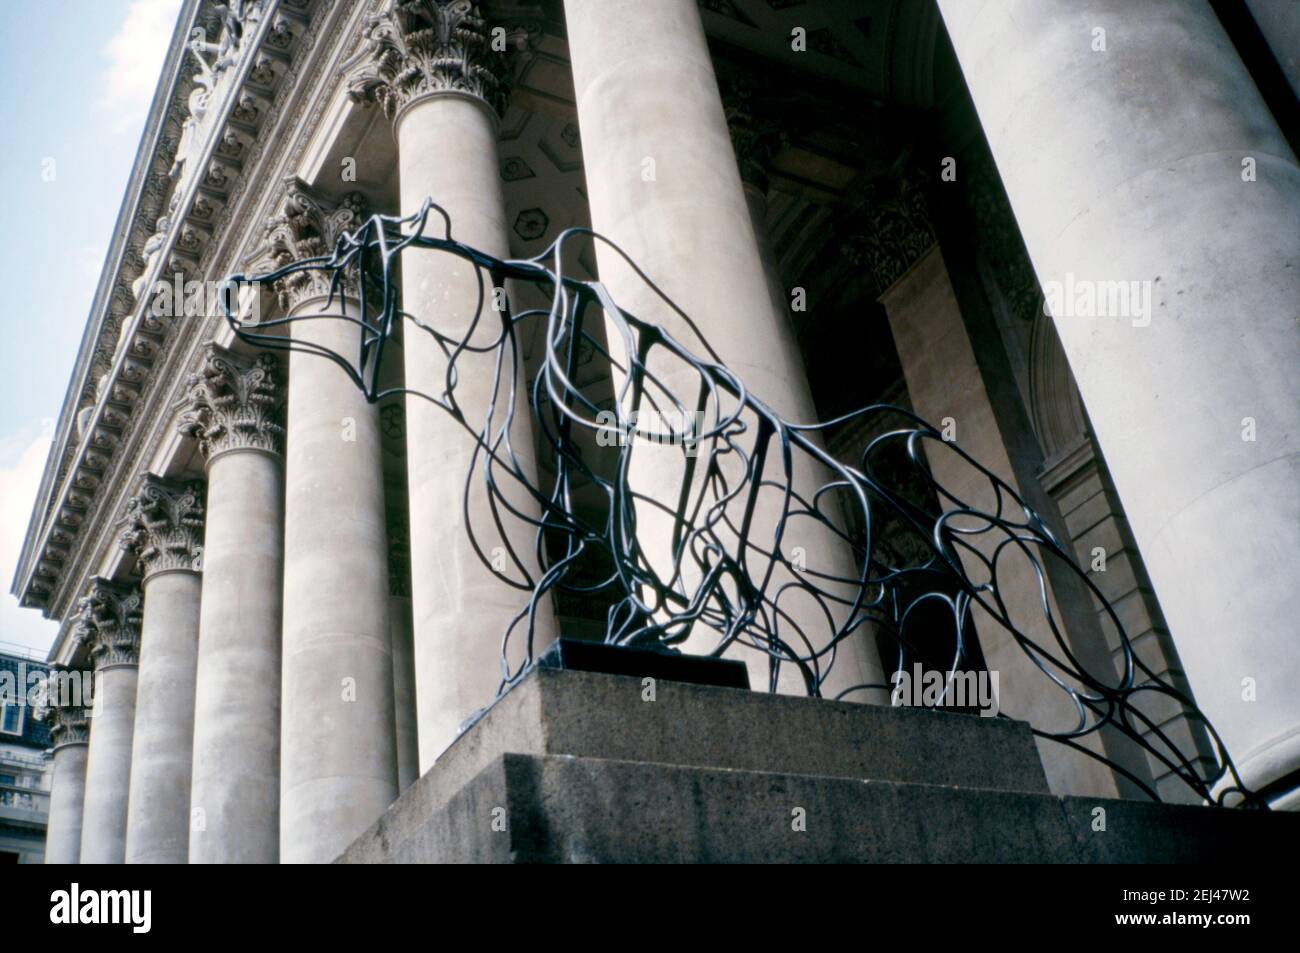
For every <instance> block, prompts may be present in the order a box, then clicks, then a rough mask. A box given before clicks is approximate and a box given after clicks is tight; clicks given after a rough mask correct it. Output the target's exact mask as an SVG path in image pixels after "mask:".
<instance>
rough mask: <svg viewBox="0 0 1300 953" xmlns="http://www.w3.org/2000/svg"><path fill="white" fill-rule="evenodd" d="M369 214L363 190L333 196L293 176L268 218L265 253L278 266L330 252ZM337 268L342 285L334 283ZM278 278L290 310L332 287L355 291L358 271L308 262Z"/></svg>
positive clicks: (279, 290)
mask: <svg viewBox="0 0 1300 953" xmlns="http://www.w3.org/2000/svg"><path fill="white" fill-rule="evenodd" d="M369 216H370V209H369V207H368V204H367V202H366V197H365V196H364V195H362V194H361V193H360V192H349V193H348V194H347V195H345V196H343V197H342V198H341V199H339V200H338V201H337V202H333V201H331V200H329V199H328V198H326V197H325V196H323V195H321V194H320V193H319V192H317V191H316V190H315V189H312V188H311V187H310V186H308V185H307V183H305V182H303V181H302V180H301V179H298V178H294V177H290V178H289V179H287V180H286V181H285V190H284V198H283V199H282V200H281V202H280V207H279V211H278V212H277V213H276V214H275V215H273V216H272V217H271V218H270V219H269V220H268V221H267V223H266V234H265V239H264V240H265V246H264V250H263V256H264V257H265V258H266V259H267V260H268V261H269V262H270V264H271V267H273V268H282V267H284V266H285V265H287V264H289V263H290V262H294V261H303V260H305V259H309V258H326V257H328V256H329V255H330V254H331V253H332V252H333V251H334V248H335V246H336V245H337V243H338V240H339V238H341V237H342V236H343V234H344V233H346V232H352V231H356V230H357V229H358V228H360V227H361V226H362V225H364V224H365V222H366V219H367V218H368V217H369ZM335 274H338V276H339V282H338V287H337V288H335V289H331V280H332V279H333V276H334V275H335ZM275 284H276V291H277V293H278V294H279V296H280V306H281V307H283V308H284V309H285V311H291V310H292V309H293V308H295V307H297V306H298V305H299V304H301V303H302V302H304V301H308V300H310V299H312V298H322V297H325V296H326V295H328V294H330V292H331V290H334V291H335V293H339V292H341V293H343V294H345V295H353V296H355V295H356V293H357V289H356V276H355V274H353V273H351V272H350V271H341V272H337V273H336V272H333V271H328V270H324V269H315V268H307V269H303V270H301V271H295V272H292V273H290V274H288V275H286V276H285V277H283V278H281V279H280V280H279V281H277V282H276V283H275Z"/></svg>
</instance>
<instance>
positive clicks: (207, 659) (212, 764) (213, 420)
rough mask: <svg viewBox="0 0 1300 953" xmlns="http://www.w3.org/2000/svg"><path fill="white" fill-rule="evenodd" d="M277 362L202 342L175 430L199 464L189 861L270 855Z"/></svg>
mask: <svg viewBox="0 0 1300 953" xmlns="http://www.w3.org/2000/svg"><path fill="white" fill-rule="evenodd" d="M277 369H278V363H277V361H276V359H275V358H274V357H273V356H272V355H270V354H260V355H258V356H257V357H256V358H246V357H242V356H240V355H237V354H234V353H232V352H230V351H226V350H224V349H222V348H219V347H217V346H216V345H215V344H211V343H209V344H208V345H207V346H206V348H205V349H204V354H203V363H202V365H201V369H200V371H199V373H197V374H195V375H193V376H192V377H191V378H190V379H189V388H188V395H187V398H186V407H185V412H184V414H183V415H182V418H181V431H182V432H183V433H185V434H186V435H188V436H192V437H195V438H197V439H198V441H199V447H200V449H201V450H202V452H203V454H204V456H205V457H206V458H207V477H208V494H207V526H206V529H205V532H204V542H203V547H204V548H203V595H202V601H201V608H200V613H199V646H198V675H197V679H196V684H195V691H194V746H193V747H194V751H193V769H192V779H191V783H190V815H191V819H190V828H189V860H190V863H192V864H205V863H275V862H276V861H277V860H279V857H280V615H281V597H280V587H281V582H282V567H283V538H284V490H283V473H282V462H283V461H282V457H281V445H282V437H283V433H284V431H283V429H282V427H281V426H280V423H279V420H280V417H281V411H282V403H283V401H282V393H281V387H280V384H279V383H278V381H277V379H276V372H277Z"/></svg>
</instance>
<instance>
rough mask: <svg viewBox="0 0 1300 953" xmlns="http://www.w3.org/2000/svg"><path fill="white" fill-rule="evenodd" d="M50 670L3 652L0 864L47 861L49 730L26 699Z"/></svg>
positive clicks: (0, 671) (25, 657)
mask: <svg viewBox="0 0 1300 953" xmlns="http://www.w3.org/2000/svg"><path fill="white" fill-rule="evenodd" d="M47 671H48V669H47V667H46V666H45V665H44V664H43V663H42V662H41V661H40V660H39V659H35V658H31V657H29V656H28V655H20V654H11V653H8V652H0V864H10V863H12V864H39V863H42V862H43V861H44V859H45V827H46V822H47V820H48V818H49V815H50V772H49V760H48V759H47V757H46V752H47V749H48V748H49V745H50V731H49V726H48V725H47V724H46V723H45V722H44V721H42V720H41V719H39V718H37V717H35V716H34V710H33V708H32V706H31V705H29V704H28V701H29V700H30V698H29V692H30V690H31V689H32V688H33V687H34V686H36V685H38V684H40V683H41V681H42V680H43V679H44V677H45V674H46V672H47Z"/></svg>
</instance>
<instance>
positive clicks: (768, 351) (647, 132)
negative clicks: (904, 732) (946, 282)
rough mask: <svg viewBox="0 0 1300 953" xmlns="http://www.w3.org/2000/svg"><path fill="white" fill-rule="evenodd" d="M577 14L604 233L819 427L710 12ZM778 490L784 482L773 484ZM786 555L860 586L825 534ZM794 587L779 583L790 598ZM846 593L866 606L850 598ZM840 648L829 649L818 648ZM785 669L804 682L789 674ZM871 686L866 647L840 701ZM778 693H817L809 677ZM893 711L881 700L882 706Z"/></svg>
mask: <svg viewBox="0 0 1300 953" xmlns="http://www.w3.org/2000/svg"><path fill="white" fill-rule="evenodd" d="M565 13H566V22H567V27H568V34H569V51H570V58H571V60H572V63H573V80H574V89H575V93H576V96H577V103H578V118H579V121H580V125H581V130H582V153H583V162H584V166H585V169H586V177H587V187H588V191H589V200H590V205H591V221H592V226H593V228H594V229H595V230H596V231H597V232H599V233H600V234H602V235H604V236H605V237H607V238H609V239H610V240H612V241H613V242H615V243H616V244H617V245H619V246H620V247H621V248H622V249H623V250H624V251H625V252H626V253H627V254H628V255H629V256H630V257H631V258H632V260H633V261H635V262H636V263H637V264H638V265H639V266H640V267H641V268H642V269H643V270H644V271H645V273H646V274H647V275H649V276H650V277H651V279H652V280H653V281H654V282H655V283H656V284H658V285H659V287H660V288H662V289H663V291H664V293H665V294H667V295H668V297H670V298H671V299H673V300H674V301H675V302H676V303H677V304H678V305H679V306H680V307H681V308H682V309H683V310H684V311H685V312H686V313H687V314H688V315H690V316H691V317H692V318H693V319H694V320H695V321H696V323H697V324H698V325H699V326H700V328H701V330H702V331H703V334H704V336H705V337H706V338H707V339H708V341H709V343H710V344H711V345H712V346H713V348H714V349H715V350H716V351H717V352H718V354H719V355H720V356H721V357H722V359H723V361H724V362H725V363H726V364H727V365H728V366H729V367H730V368H731V370H732V371H734V372H735V373H736V374H737V375H738V376H739V377H740V379H741V380H743V381H744V382H745V384H746V386H747V387H748V389H749V390H750V392H751V393H753V394H754V395H756V396H758V397H759V398H760V399H761V400H763V401H764V402H766V403H767V404H768V405H770V406H772V407H773V408H775V409H776V410H777V411H779V412H780V413H782V414H784V415H785V416H786V417H787V418H788V419H791V420H794V421H797V422H808V421H812V420H814V419H816V412H815V408H814V406H813V402H812V396H811V394H810V392H809V390H808V384H807V380H806V378H805V374H804V368H803V361H802V359H801V356H800V354H799V349H798V345H797V343H796V341H795V339H794V334H793V330H792V328H791V326H790V322H789V320H788V317H787V314H786V311H785V305H784V303H782V304H781V305H779V306H778V305H777V303H776V302H775V301H774V300H773V298H774V294H775V292H774V290H773V287H772V286H773V284H774V282H773V281H771V280H770V279H769V276H768V274H767V271H766V269H765V267H764V263H763V257H762V254H761V252H760V245H759V241H758V240H757V238H756V235H755V227H754V224H753V218H752V215H751V210H750V205H749V203H748V202H747V200H746V196H745V191H744V188H743V187H742V184H741V179H740V175H739V172H738V169H737V162H736V154H735V152H734V151H733V147H732V143H731V139H730V136H729V134H728V129H727V122H726V119H725V118H724V113H723V109H722V103H721V100H720V97H719V93H718V84H717V80H716V78H715V75H714V70H713V63H712V60H711V59H710V56H709V50H708V44H707V43H706V41H705V36H704V28H703V26H702V24H701V22H700V14H699V9H698V6H697V4H696V3H695V2H694V0H660V2H656V3H644V2H640V0H566V2H565ZM597 259H598V261H599V265H600V277H601V280H602V281H603V282H604V283H605V285H606V286H607V287H608V288H609V290H610V292H611V293H612V295H613V297H614V299H615V300H616V301H617V302H618V303H619V304H620V306H621V307H623V308H624V309H625V310H627V311H629V312H631V313H633V314H636V315H637V316H638V317H640V318H642V319H646V320H650V321H653V322H656V323H658V324H662V325H663V326H664V327H666V328H667V329H668V330H669V331H670V332H671V333H672V334H673V335H674V336H675V337H676V338H677V339H678V340H679V341H681V342H682V343H683V344H684V345H685V346H687V347H689V348H691V349H692V350H694V351H695V352H696V353H698V354H700V355H702V356H704V355H707V352H706V351H705V349H704V346H703V344H702V343H701V342H700V341H699V339H698V337H697V336H696V335H694V334H693V333H692V332H691V331H690V330H689V328H688V327H686V325H685V324H684V322H682V321H680V319H678V318H677V317H676V316H675V315H674V314H673V313H672V312H671V311H670V310H669V309H668V308H667V307H666V306H665V305H664V304H663V303H662V302H661V301H660V300H659V299H658V297H657V296H656V295H655V293H654V292H653V291H651V290H650V289H649V288H648V287H647V286H646V285H645V284H644V283H643V282H642V281H641V280H640V279H639V278H637V277H636V276H635V275H634V274H633V273H632V271H631V270H630V269H629V268H628V267H627V266H626V265H625V264H624V263H623V262H622V260H621V259H620V258H619V257H618V255H617V254H616V253H614V252H612V251H611V250H610V249H609V248H607V247H605V246H603V245H598V246H597ZM615 357H616V358H617V357H619V355H618V354H617V353H615ZM651 371H652V372H653V373H655V374H656V375H657V376H658V377H660V378H661V379H662V380H663V381H664V382H665V386H667V387H668V388H669V389H671V390H672V391H674V392H675V393H677V394H679V395H690V396H691V397H692V398H693V396H694V394H695V393H696V390H697V388H698V382H697V381H696V375H695V373H694V372H693V371H691V370H689V369H685V368H681V367H680V366H676V367H674V366H672V365H671V364H668V363H660V364H659V365H657V366H656V364H655V362H654V361H652V362H651ZM674 449H675V448H674ZM636 454H639V455H640V458H641V459H640V462H639V463H634V467H635V468H636V469H635V470H634V472H633V484H634V487H635V488H637V489H638V490H641V491H643V492H648V493H650V494H651V495H653V496H654V497H655V498H656V499H658V500H660V501H662V502H665V503H675V501H676V497H677V493H678V489H677V487H678V484H679V482H680V477H679V476H678V474H677V470H678V468H679V464H680V461H679V460H678V459H677V456H676V454H675V452H674V453H672V454H662V455H661V454H658V453H657V452H656V451H655V448H652V447H644V446H643V447H640V448H638V449H637V450H636ZM778 455H779V454H778ZM634 459H635V455H634ZM767 477H768V478H775V477H776V474H775V473H774V472H773V471H772V470H771V469H769V470H768V472H767ZM794 481H795V483H796V485H797V486H798V487H801V488H802V489H803V490H804V492H805V493H807V492H809V491H810V490H811V489H812V488H813V485H814V483H817V482H820V480H819V478H818V475H817V468H815V467H813V466H811V465H808V463H807V461H806V460H800V461H799V462H798V463H797V464H796V470H795V473H794ZM776 514H777V506H776V501H775V500H772V501H771V502H770V503H767V504H765V502H764V501H763V500H760V502H759V505H758V507H757V509H756V515H755V523H756V534H757V535H758V536H759V538H763V537H764V535H766V536H767V537H768V538H770V534H771V531H772V529H773V528H774V526H775V519H776ZM637 518H638V531H639V533H640V535H641V537H642V540H643V545H644V546H645V547H646V548H647V550H648V552H649V554H650V557H651V562H652V563H653V564H654V565H655V566H656V568H658V569H660V570H661V571H662V569H663V568H665V567H666V565H667V561H666V554H667V553H668V552H669V551H670V550H669V542H668V541H669V540H670V539H671V523H670V521H668V520H666V519H664V518H663V517H662V516H660V515H659V514H657V513H655V512H654V511H653V510H652V509H651V508H649V507H645V508H644V510H643V509H642V508H639V509H638V515H637ZM783 545H784V548H785V550H786V552H787V553H790V552H791V551H792V549H793V547H795V546H802V547H803V548H804V549H805V550H806V552H807V553H808V554H809V556H810V563H809V568H810V569H811V568H814V566H813V562H816V566H815V568H816V569H817V571H819V572H824V573H834V574H835V575H837V576H841V577H849V578H852V577H855V576H856V575H857V570H856V568H855V567H854V565H853V560H852V557H851V555H850V554H849V553H848V552H847V551H846V550H844V549H842V548H841V547H840V546H839V545H838V543H837V542H835V541H834V540H833V539H828V538H826V537H825V536H824V535H823V534H821V533H819V532H815V531H808V532H807V533H800V532H792V533H791V534H790V535H787V537H786V538H785V540H784V543H783ZM790 581H793V580H791V579H789V578H784V577H782V578H778V579H777V580H776V585H782V584H784V583H786V582H790ZM840 594H841V595H843V596H849V597H851V595H852V594H851V592H849V591H847V587H845V589H844V591H841V593H840ZM786 605H787V606H789V607H790V614H791V615H792V616H793V617H794V619H795V621H796V622H798V623H799V624H800V625H801V626H802V627H804V629H805V631H806V632H808V633H810V634H811V636H812V637H813V641H814V644H818V643H817V639H816V635H817V633H826V634H827V635H829V632H828V629H827V625H826V620H825V618H824V616H823V615H822V613H821V611H820V609H819V608H818V607H817V606H815V605H813V604H811V603H810V602H795V603H794V604H793V605H792V604H791V603H789V602H787V603H786ZM713 641H716V640H709V639H707V638H704V639H696V638H694V637H693V638H692V640H691V641H690V642H689V643H687V646H688V649H691V648H695V649H697V650H699V651H705V650H707V649H708V648H709V647H710V645H711V644H712V642H713ZM826 641H827V639H826V638H822V639H821V640H820V644H819V647H820V646H822V645H825V643H826ZM744 657H745V658H746V660H747V661H748V662H749V663H750V678H751V682H753V683H754V684H755V687H765V686H766V683H767V675H766V663H765V661H764V660H763V659H762V658H761V657H759V656H757V655H756V654H755V653H752V652H748V651H746V652H744ZM784 670H785V672H786V674H787V676H794V675H795V672H794V670H793V668H792V667H791V666H789V665H786V666H785V667H784ZM864 682H870V683H882V682H884V676H883V674H882V673H881V670H880V662H879V658H878V654H877V652H876V649H875V646H874V645H873V644H871V640H870V639H869V638H867V637H866V636H865V634H864V636H863V637H861V638H858V639H855V640H850V641H847V642H845V643H844V644H843V645H842V646H841V648H840V652H839V655H838V657H837V659H836V662H835V668H834V675H833V676H832V679H831V680H830V681H829V682H828V683H827V685H826V686H825V690H826V691H827V692H828V693H831V694H834V693H835V692H836V691H838V690H843V689H844V688H847V687H848V686H851V685H855V684H859V683H864ZM778 687H779V688H780V689H781V690H783V691H791V692H802V691H803V687H802V683H801V681H800V680H799V679H797V678H794V677H788V678H787V679H783V680H782V683H781V684H780V686H778ZM855 697H856V698H859V699H863V700H865V699H864V697H863V696H861V695H858V696H855ZM884 697H885V696H884V695H883V694H879V693H878V694H877V696H876V697H874V698H872V699H870V700H881V699H883V698H884Z"/></svg>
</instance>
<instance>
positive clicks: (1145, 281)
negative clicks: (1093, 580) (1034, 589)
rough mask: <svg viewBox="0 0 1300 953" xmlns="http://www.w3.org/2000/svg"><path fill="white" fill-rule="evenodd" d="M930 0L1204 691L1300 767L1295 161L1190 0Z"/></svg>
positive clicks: (1271, 768)
mask: <svg viewBox="0 0 1300 953" xmlns="http://www.w3.org/2000/svg"><path fill="white" fill-rule="evenodd" d="M939 7H940V10H941V12H942V14H943V18H944V21H945V23H946V24H947V27H948V31H949V34H950V35H951V37H952V41H953V46H954V48H955V50H956V53H957V57H958V60H959V62H960V63H961V67H962V71H963V73H964V74H965V77H966V82H967V85H968V86H969V88H970V91H971V94H972V96H973V98H974V102H975V107H976V109H977V111H978V112H979V117H980V121H981V123H982V124H983V127H984V130H985V133H986V135H987V136H988V140H989V145H990V147H991V149H992V152H993V156H994V158H995V160H996V161H997V166H998V170H999V172H1000V174H1001V177H1002V180H1003V182H1004V184H1005V185H1006V189H1007V194H1008V196H1009V198H1010V200H1011V205H1012V208H1013V210H1014V211H1015V214H1016V219H1017V221H1018V223H1019V225H1020V228H1021V232H1022V234H1023V235H1024V239H1025V244H1026V247H1027V248H1028V250H1029V255H1030V257H1031V259H1032V260H1033V264H1034V268H1035V270H1036V271H1037V273H1038V277H1039V279H1040V281H1041V282H1042V283H1043V286H1044V290H1045V291H1046V292H1047V297H1048V303H1049V306H1050V307H1051V310H1052V313H1053V318H1054V321H1055V324H1056V327H1057V330H1058V331H1059V333H1060V338H1061V342H1062V344H1063V345H1064V348H1065V352H1066V354H1067V356H1068V358H1069V361H1070V366H1071V368H1072V369H1073V371H1074V375H1075V378H1076V380H1077V381H1078V385H1079V390H1080V392H1081V394H1082V395H1083V400H1084V403H1085V404H1086V406H1087V409H1088V415H1089V418H1090V420H1091V422H1092V424H1093V426H1094V427H1095V429H1096V433H1097V437H1098V440H1099V442H1100V444H1101V446H1102V449H1103V451H1104V452H1105V454H1106V461H1107V464H1108V465H1109V467H1110V469H1111V473H1112V476H1113V477H1114V482H1115V486H1116V488H1117V489H1118V491H1119V494H1120V496H1121V498H1122V500H1123V502H1124V509H1125V511H1126V513H1127V514H1128V518H1129V521H1130V523H1131V525H1132V528H1133V532H1134V536H1135V537H1136V539H1137V541H1138V544H1139V545H1140V546H1141V548H1142V555H1143V557H1144V560H1145V562H1146V566H1147V568H1148V570H1149V571H1150V574H1151V577H1152V581H1153V583H1154V585H1155V590H1156V593H1157V595H1158V596H1159V598H1160V604H1161V606H1162V608H1163V609H1164V612H1165V616H1166V618H1167V619H1168V621H1169V624H1170V627H1171V630H1172V632H1173V636H1174V641H1175V643H1176V645H1177V647H1178V652H1179V656H1180V657H1181V659H1182V661H1183V663H1184V665H1185V667H1186V671H1187V675H1188V678H1189V680H1190V682H1191V685H1192V688H1193V690H1194V691H1195V692H1196V697H1197V701H1198V703H1199V704H1200V706H1201V708H1202V709H1203V710H1204V711H1205V713H1206V714H1207V715H1208V716H1209V717H1210V719H1211V720H1212V721H1213V723H1214V725H1215V727H1216V728H1217V729H1218V730H1219V732H1220V733H1221V735H1222V736H1223V738H1224V741H1225V742H1226V743H1227V745H1228V748H1229V750H1230V751H1231V752H1232V754H1233V756H1234V758H1235V759H1236V763H1237V765H1238V767H1239V768H1241V769H1242V770H1243V771H1244V773H1245V776H1246V780H1247V782H1248V783H1250V784H1252V785H1253V786H1255V787H1260V786H1263V785H1266V784H1269V783H1270V782H1272V781H1275V780H1277V779H1280V778H1282V777H1284V776H1286V775H1288V774H1290V773H1291V772H1294V771H1295V770H1296V768H1297V766H1298V765H1300V693H1297V692H1296V691H1295V684H1296V682H1297V680H1300V661H1298V660H1297V655H1296V652H1295V646H1294V639H1293V638H1292V636H1291V633H1292V632H1293V631H1294V628H1295V619H1296V617H1297V616H1300V590H1298V589H1297V588H1296V587H1295V586H1294V585H1293V584H1292V582H1291V580H1290V578H1289V577H1288V575H1287V573H1285V572H1279V570H1278V566H1279V562H1280V561H1281V562H1285V561H1286V560H1288V559H1294V554H1295V553H1296V552H1300V494H1297V493H1296V487H1297V485H1300V452H1298V451H1300V415H1298V411H1297V408H1300V390H1298V389H1297V383H1296V381H1297V378H1296V375H1295V369H1296V367H1297V366H1300V335H1297V334H1296V327H1295V316H1296V312H1295V303H1296V301H1297V300H1300V229H1297V228H1296V222H1297V221H1300V166H1297V163H1296V159H1295V156H1294V155H1293V154H1292V153H1291V150H1290V149H1289V148H1288V146H1287V143H1286V141H1285V139H1284V138H1283V137H1282V135H1281V133H1280V132H1279V130H1278V128H1277V124H1276V122H1275V121H1274V120H1273V118H1272V116H1271V115H1270V113H1269V112H1268V109H1267V108H1266V106H1265V105H1264V103H1263V101H1262V99H1261V98H1260V95H1259V92H1258V90H1257V89H1256V88H1255V85H1254V83H1253V82H1252V80H1251V78H1250V76H1249V75H1248V73H1247V71H1246V69H1245V67H1244V66H1243V65H1242V63H1241V61H1240V59H1239V58H1238V56H1237V54H1236V52H1235V50H1234V49H1233V47H1232V45H1231V43H1230V42H1229V41H1228V38H1227V36H1226V35H1225V34H1224V32H1223V29H1222V27H1221V26H1220V24H1219V22H1218V20H1217V19H1216V17H1215V15H1214V12H1213V11H1212V10H1211V8H1210V6H1209V5H1208V4H1207V3H1177V4H1130V3H1122V2H1118V0H1103V2H1096V3H1091V4H1089V5H1088V6H1087V8H1086V9H1085V8H1081V7H1080V6H1079V5H1078V4H1075V3H1070V2H1067V0H1011V2H1000V3H967V2H964V0H940V3H939ZM1098 30H1104V31H1105V35H1104V36H1102V35H1101V34H1100V33H1098ZM1103 42H1104V44H1105V49H1101V48H1100V45H1101V44H1102V43H1103ZM1063 104H1069V105H1068V108H1063ZM1153 104H1158V112H1157V113H1153V112H1152V105H1153ZM1081 130H1084V132H1081ZM1120 283H1123V287H1124V290H1125V291H1128V292H1129V294H1130V299H1131V300H1130V301H1129V303H1128V305H1127V306H1126V307H1125V306H1124V304H1123V299H1122V298H1121V299H1119V300H1118V301H1117V302H1115V303H1112V301H1113V300H1114V299H1115V298H1116V295H1115V293H1114V292H1115V290H1116V288H1117V286H1119V285H1120ZM1115 304H1118V305H1119V306H1118V307H1116V306H1115Z"/></svg>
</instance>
